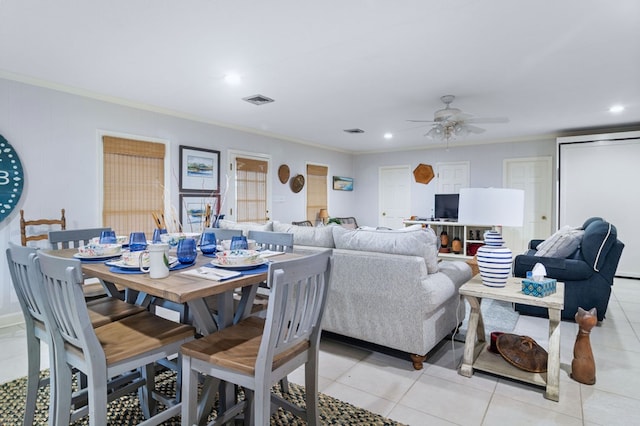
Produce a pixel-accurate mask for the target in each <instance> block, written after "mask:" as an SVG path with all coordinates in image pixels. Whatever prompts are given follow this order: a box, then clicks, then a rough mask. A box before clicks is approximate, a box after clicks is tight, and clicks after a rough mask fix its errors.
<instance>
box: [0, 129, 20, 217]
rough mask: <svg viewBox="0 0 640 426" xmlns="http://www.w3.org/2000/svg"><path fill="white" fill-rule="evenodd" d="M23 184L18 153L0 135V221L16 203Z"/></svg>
mask: <svg viewBox="0 0 640 426" xmlns="http://www.w3.org/2000/svg"><path fill="white" fill-rule="evenodd" d="M23 186H24V173H23V171H22V163H21V162H20V158H19V157H18V153H17V152H15V151H14V149H13V147H12V146H11V144H10V143H9V142H8V141H7V140H6V139H5V138H4V137H3V136H2V135H0V222H2V221H3V220H4V219H5V218H6V217H7V216H9V213H11V211H12V210H13V209H14V208H15V207H16V206H17V205H18V201H19V200H20V196H21V195H22V187H23Z"/></svg>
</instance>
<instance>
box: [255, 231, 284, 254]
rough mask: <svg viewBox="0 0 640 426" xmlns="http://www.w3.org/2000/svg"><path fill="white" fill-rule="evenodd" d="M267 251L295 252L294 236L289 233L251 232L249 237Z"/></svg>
mask: <svg viewBox="0 0 640 426" xmlns="http://www.w3.org/2000/svg"><path fill="white" fill-rule="evenodd" d="M247 238H249V239H250V240H255V241H256V245H258V246H260V247H261V248H263V249H265V250H272V251H283V252H285V253H292V252H293V234H290V233H287V232H271V231H253V230H251V231H249V235H248V237H247Z"/></svg>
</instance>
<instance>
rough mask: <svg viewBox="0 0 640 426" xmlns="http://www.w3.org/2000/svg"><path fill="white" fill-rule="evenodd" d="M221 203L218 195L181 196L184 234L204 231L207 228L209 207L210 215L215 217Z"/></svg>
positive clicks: (181, 219)
mask: <svg viewBox="0 0 640 426" xmlns="http://www.w3.org/2000/svg"><path fill="white" fill-rule="evenodd" d="M219 202H220V195H218V194H216V195H199V194H180V223H181V224H182V232H200V231H202V229H203V228H204V226H205V221H206V213H207V206H209V214H210V215H213V214H214V213H213V212H215V211H216V208H217V206H218V203H219ZM211 219H212V218H211ZM212 220H213V219H212Z"/></svg>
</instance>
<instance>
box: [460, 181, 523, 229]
mask: <svg viewBox="0 0 640 426" xmlns="http://www.w3.org/2000/svg"><path fill="white" fill-rule="evenodd" d="M458 222H460V223H467V224H470V225H491V226H494V225H496V226H522V225H523V223H524V191H523V190H522V189H510V188H462V189H460V201H459V205H458Z"/></svg>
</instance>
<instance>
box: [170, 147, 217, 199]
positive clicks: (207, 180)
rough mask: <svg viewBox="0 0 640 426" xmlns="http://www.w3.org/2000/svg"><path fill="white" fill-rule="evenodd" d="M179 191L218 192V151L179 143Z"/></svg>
mask: <svg viewBox="0 0 640 426" xmlns="http://www.w3.org/2000/svg"><path fill="white" fill-rule="evenodd" d="M180 192H207V193H219V192H220V151H215V150H212V149H204V148H194V147H191V146H183V145H180Z"/></svg>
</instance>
